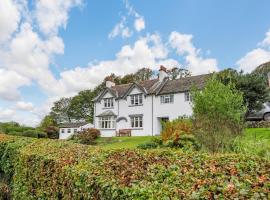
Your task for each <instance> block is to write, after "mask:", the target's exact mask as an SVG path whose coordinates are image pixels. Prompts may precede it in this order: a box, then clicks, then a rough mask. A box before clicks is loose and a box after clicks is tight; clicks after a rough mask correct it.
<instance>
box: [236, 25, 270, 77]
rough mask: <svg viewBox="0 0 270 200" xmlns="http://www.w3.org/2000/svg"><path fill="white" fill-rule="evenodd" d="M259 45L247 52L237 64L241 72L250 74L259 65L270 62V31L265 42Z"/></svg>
mask: <svg viewBox="0 0 270 200" xmlns="http://www.w3.org/2000/svg"><path fill="white" fill-rule="evenodd" d="M257 45H258V46H259V47H258V48H255V49H253V50H251V51H249V52H247V53H246V55H245V56H243V57H242V58H240V59H239V60H238V61H237V62H236V65H237V66H238V69H239V70H243V71H244V72H247V73H250V72H252V71H253V70H254V69H255V68H256V67H258V66H259V65H261V64H263V63H265V62H269V61H270V30H269V31H268V32H267V33H266V36H265V38H264V39H263V41H262V42H259V43H258V44H257ZM268 49H269V50H268Z"/></svg>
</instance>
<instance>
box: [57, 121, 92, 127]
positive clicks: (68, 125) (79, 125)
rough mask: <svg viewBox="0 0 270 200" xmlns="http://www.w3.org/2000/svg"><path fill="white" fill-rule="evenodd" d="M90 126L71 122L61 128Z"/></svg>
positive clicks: (84, 123)
mask: <svg viewBox="0 0 270 200" xmlns="http://www.w3.org/2000/svg"><path fill="white" fill-rule="evenodd" d="M86 124H88V123H87V122H70V123H65V124H62V125H60V128H79V127H81V126H84V125H86Z"/></svg>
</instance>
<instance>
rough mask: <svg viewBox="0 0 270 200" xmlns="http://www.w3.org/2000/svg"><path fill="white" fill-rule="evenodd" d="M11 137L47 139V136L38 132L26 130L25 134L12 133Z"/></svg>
mask: <svg viewBox="0 0 270 200" xmlns="http://www.w3.org/2000/svg"><path fill="white" fill-rule="evenodd" d="M9 135H16V136H24V137H33V138H46V137H47V134H46V133H44V132H42V131H38V130H26V131H23V132H18V131H17V132H10V133H9Z"/></svg>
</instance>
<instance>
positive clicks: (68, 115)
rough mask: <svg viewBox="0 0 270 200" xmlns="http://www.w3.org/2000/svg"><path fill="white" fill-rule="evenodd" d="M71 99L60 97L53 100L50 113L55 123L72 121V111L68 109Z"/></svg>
mask: <svg viewBox="0 0 270 200" xmlns="http://www.w3.org/2000/svg"><path fill="white" fill-rule="evenodd" d="M71 99H72V98H61V99H60V100H58V101H56V102H54V104H53V107H52V108H51V112H50V115H51V116H52V117H53V118H54V119H55V120H56V122H57V124H61V123H65V122H71V121H72V111H71V109H70V102H71Z"/></svg>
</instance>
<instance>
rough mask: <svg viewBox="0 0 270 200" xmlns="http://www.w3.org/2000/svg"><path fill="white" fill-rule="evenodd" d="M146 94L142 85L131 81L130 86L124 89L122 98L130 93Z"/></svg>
mask: <svg viewBox="0 0 270 200" xmlns="http://www.w3.org/2000/svg"><path fill="white" fill-rule="evenodd" d="M140 93H143V94H145V95H146V94H147V91H146V90H145V88H144V87H142V86H140V85H139V84H137V83H133V84H132V85H131V86H130V88H129V89H128V90H127V91H126V93H125V94H124V96H123V98H127V96H128V95H132V94H140Z"/></svg>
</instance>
